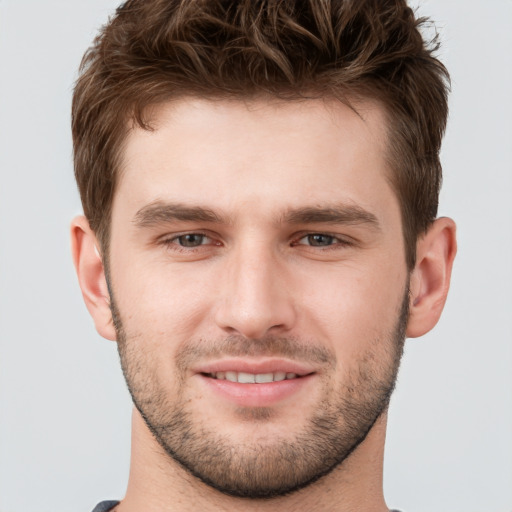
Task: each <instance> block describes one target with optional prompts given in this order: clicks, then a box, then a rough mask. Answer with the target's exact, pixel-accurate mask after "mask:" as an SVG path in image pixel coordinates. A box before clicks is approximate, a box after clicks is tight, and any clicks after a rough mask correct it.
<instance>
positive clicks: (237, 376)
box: [207, 371, 300, 384]
mask: <svg viewBox="0 0 512 512" xmlns="http://www.w3.org/2000/svg"><path fill="white" fill-rule="evenodd" d="M207 376H208V377H210V378H212V379H217V380H228V381H230V382H238V383H240V384H268V383H270V382H280V381H283V380H291V379H296V378H299V377H300V376H299V375H297V374H296V373H291V372H288V373H285V372H273V373H247V372H234V371H227V372H214V373H209V374H207Z"/></svg>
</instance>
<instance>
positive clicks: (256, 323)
mask: <svg viewBox="0 0 512 512" xmlns="http://www.w3.org/2000/svg"><path fill="white" fill-rule="evenodd" d="M288 275H289V274H288V272H287V269H286V263H285V262H283V261H280V258H279V256H278V255H276V254H273V253H272V251H271V250H269V249H268V248H267V249H265V248H261V247H259V248H254V247H247V248H246V250H243V249H242V248H240V250H238V251H236V252H235V253H234V254H233V255H231V257H229V258H228V259H227V261H226V262H225V267H224V272H222V275H219V281H220V283H221V284H220V286H219V291H220V294H219V297H218V301H217V309H216V314H215V321H216V323H217V325H218V326H219V327H220V328H221V329H223V330H224V331H225V332H227V333H228V334H239V335H242V336H244V337H246V338H249V339H258V338H262V337H263V336H265V335H266V334H270V333H272V334H275V335H277V334H279V333H284V332H287V331H289V330H290V329H291V328H292V327H293V325H294V323H295V318H296V312H295V308H294V304H293V296H292V295H293V294H292V293H291V290H290V287H289V284H290V283H289V282H288V281H289V279H288Z"/></svg>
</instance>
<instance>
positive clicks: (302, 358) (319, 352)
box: [176, 335, 336, 375]
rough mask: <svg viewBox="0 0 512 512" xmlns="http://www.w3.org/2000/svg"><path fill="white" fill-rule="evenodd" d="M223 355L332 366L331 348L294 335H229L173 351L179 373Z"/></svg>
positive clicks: (188, 344) (332, 353)
mask: <svg viewBox="0 0 512 512" xmlns="http://www.w3.org/2000/svg"><path fill="white" fill-rule="evenodd" d="M223 358H244V359H249V360H250V359H251V358H284V359H288V360H291V361H296V362H298V363H301V362H302V363H306V364H307V365H308V366H313V367H315V368H323V367H326V366H329V367H332V368H334V367H335V366H336V355H335V353H334V352H333V351H332V350H329V349H328V348H326V347H323V346H319V345H316V346H315V345H314V344H313V343H307V342H304V341H301V340H299V339H298V338H295V337H288V338H284V337H275V336H266V337H265V338H262V339H247V338H244V337H242V336H236V335H232V336H228V337H227V338H224V339H221V340H217V341H212V340H203V341H200V342H196V343H187V344H185V345H183V346H182V347H181V348H180V349H178V351H177V354H176V367H177V369H178V370H179V372H180V374H182V375H183V374H185V373H186V372H187V371H189V370H190V369H191V368H192V367H194V366H197V365H198V364H199V363H204V362H208V361H212V360H219V359H223Z"/></svg>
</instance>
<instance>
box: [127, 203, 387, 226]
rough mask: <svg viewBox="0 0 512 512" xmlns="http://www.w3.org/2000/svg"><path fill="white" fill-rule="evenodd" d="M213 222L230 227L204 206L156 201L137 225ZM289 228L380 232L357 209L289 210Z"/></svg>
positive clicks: (285, 217)
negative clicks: (355, 227)
mask: <svg viewBox="0 0 512 512" xmlns="http://www.w3.org/2000/svg"><path fill="white" fill-rule="evenodd" d="M176 221H181V222H211V223H217V224H221V223H228V219H226V218H224V217H222V216H220V215H218V214H217V213H215V212H214V211H213V210H211V209H209V208H205V207H201V206H188V205H185V204H182V203H167V202H162V201H155V202H153V203H149V204H147V205H145V206H143V207H142V208H141V209H140V210H138V211H137V213H136V214H135V217H134V223H135V225H136V226H138V227H151V226H154V225H157V224H161V223H169V222H176ZM280 223H287V224H348V225H357V224H367V225H369V226H370V227H372V228H374V229H376V230H380V224H379V221H378V219H377V217H376V216H375V215H374V214H373V213H371V212H369V211H367V210H365V209H364V208H361V207H360V206H356V205H345V204H342V205H334V206H327V207H321V206H318V207H316V206H306V207H301V208H293V209H290V210H288V211H287V212H286V213H285V214H284V215H283V216H282V217H281V219H280Z"/></svg>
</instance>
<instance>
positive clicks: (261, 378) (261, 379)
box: [254, 373, 274, 384]
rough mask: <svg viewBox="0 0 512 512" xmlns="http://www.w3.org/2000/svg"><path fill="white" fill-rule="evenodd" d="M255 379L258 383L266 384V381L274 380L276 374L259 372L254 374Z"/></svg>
mask: <svg viewBox="0 0 512 512" xmlns="http://www.w3.org/2000/svg"><path fill="white" fill-rule="evenodd" d="M254 381H255V382H257V383H258V384H264V383H265V382H273V381H274V374H272V373H257V374H256V375H255V376H254Z"/></svg>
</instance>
